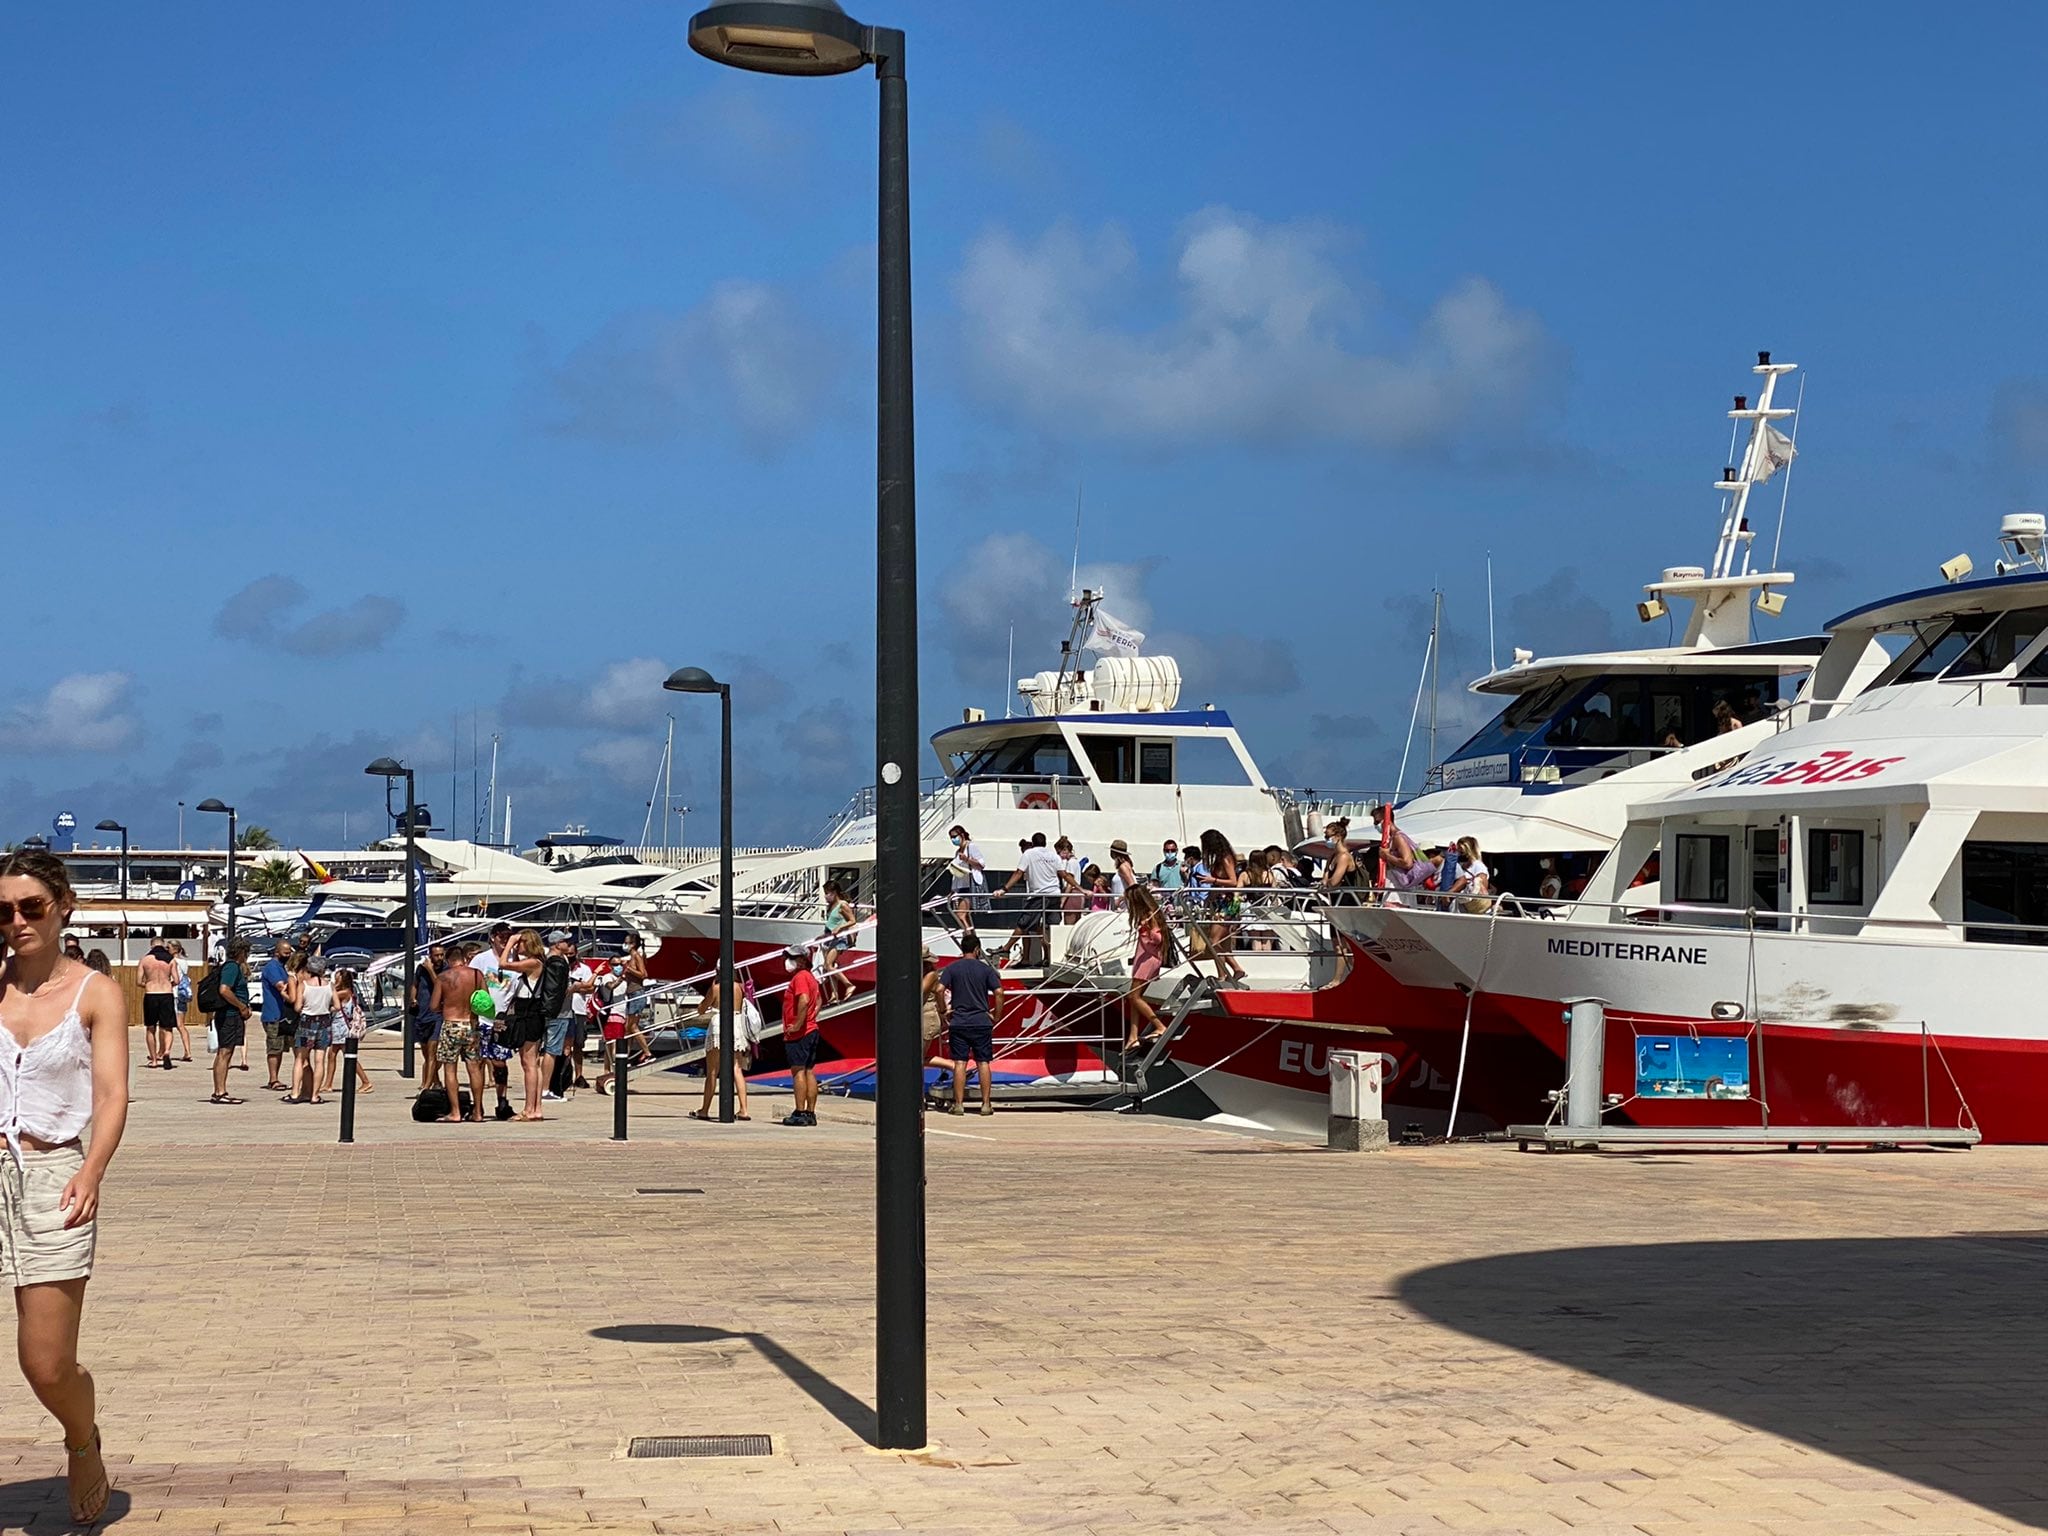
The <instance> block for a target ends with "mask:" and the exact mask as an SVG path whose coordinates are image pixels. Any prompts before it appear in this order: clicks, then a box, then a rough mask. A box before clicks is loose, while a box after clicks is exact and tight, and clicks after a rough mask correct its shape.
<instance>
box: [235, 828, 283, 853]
mask: <svg viewBox="0 0 2048 1536" xmlns="http://www.w3.org/2000/svg"><path fill="white" fill-rule="evenodd" d="M235 846H236V847H237V848H244V849H251V850H254V851H256V852H261V851H262V850H263V849H265V848H275V847H276V846H277V839H276V838H275V837H273V836H271V833H270V828H268V827H256V826H249V827H244V828H242V835H241V838H240V839H239V840H238V841H237V842H236V844H235Z"/></svg>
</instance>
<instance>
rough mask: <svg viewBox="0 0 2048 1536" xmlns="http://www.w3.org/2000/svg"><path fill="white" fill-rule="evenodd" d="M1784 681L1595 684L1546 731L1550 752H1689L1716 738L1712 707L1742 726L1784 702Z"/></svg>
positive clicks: (1611, 680) (1614, 680) (1771, 677)
mask: <svg viewBox="0 0 2048 1536" xmlns="http://www.w3.org/2000/svg"><path fill="white" fill-rule="evenodd" d="M1784 681H1785V680H1784V679H1781V678H1780V677H1778V676H1777V675H1776V674H1768V675H1765V676H1762V677H1758V676H1754V675H1751V676H1744V675H1740V674H1737V675H1735V676H1711V675H1710V676H1678V677H1668V676H1667V677H1606V678H1598V679H1595V680H1594V681H1593V682H1592V683H1590V684H1589V685H1587V687H1586V688H1585V689H1584V690H1583V691H1582V692H1581V693H1580V694H1579V695H1578V697H1576V698H1575V699H1573V700H1572V701H1571V703H1570V704H1569V705H1567V706H1566V707H1565V708H1564V709H1562V710H1560V711H1558V713H1557V715H1556V717H1555V718H1554V719H1553V720H1552V721H1551V722H1550V724H1549V726H1548V727H1547V728H1546V729H1545V730H1544V733H1543V741H1544V744H1545V745H1546V746H1553V747H1666V746H1672V745H1674V744H1676V745H1679V746H1690V745H1691V744H1692V743H1694V742H1696V741H1704V740H1706V739H1707V738H1708V737H1709V736H1712V735H1713V734H1714V733H1715V729H1716V722H1715V719H1714V706H1715V705H1717V704H1719V703H1721V702H1722V701H1724V700H1725V701H1726V702H1727V704H1728V707H1729V708H1730V709H1732V710H1734V712H1735V718H1736V719H1737V720H1739V721H1741V722H1742V723H1743V724H1744V725H1749V724H1752V723H1754V722H1756V721H1758V720H1761V719H1763V718H1764V717H1765V715H1766V714H1768V713H1769V712H1770V710H1771V707H1772V706H1773V705H1775V704H1776V703H1777V702H1778V700H1779V698H1780V697H1781V696H1782V689H1783V685H1784Z"/></svg>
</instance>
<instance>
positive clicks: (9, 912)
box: [0, 896, 52, 923]
mask: <svg viewBox="0 0 2048 1536" xmlns="http://www.w3.org/2000/svg"><path fill="white" fill-rule="evenodd" d="M51 906H52V902H51V901H50V898H49V897H47V896H24V897H22V898H21V900H19V901H0V923H11V922H13V921H14V917H15V914H16V913H17V912H18V913H20V914H21V918H22V920H23V921H24V922H30V923H40V922H41V921H42V920H43V919H44V918H46V917H48V916H49V915H50V908H51Z"/></svg>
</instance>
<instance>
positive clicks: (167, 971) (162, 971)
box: [135, 942, 178, 1072]
mask: <svg viewBox="0 0 2048 1536" xmlns="http://www.w3.org/2000/svg"><path fill="white" fill-rule="evenodd" d="M135 978H136V980H137V981H139V982H141V984H142V1043H143V1046H144V1047H145V1048H146V1049H147V1050H148V1052H149V1060H148V1061H146V1062H144V1063H143V1065H144V1066H148V1067H155V1066H161V1067H162V1068H163V1069H164V1070H165V1071H166V1072H168V1071H170V1070H171V1037H172V1036H173V1035H175V1034H177V1032H178V1000H177V996H176V994H177V990H178V967H177V966H176V965H175V964H174V963H173V962H172V960H171V952H170V950H168V949H166V948H165V947H164V945H163V944H162V943H161V942H158V943H156V944H153V945H151V946H150V950H149V953H148V954H146V955H144V956H143V957H142V960H141V963H140V964H138V965H137V966H136V967H135Z"/></svg>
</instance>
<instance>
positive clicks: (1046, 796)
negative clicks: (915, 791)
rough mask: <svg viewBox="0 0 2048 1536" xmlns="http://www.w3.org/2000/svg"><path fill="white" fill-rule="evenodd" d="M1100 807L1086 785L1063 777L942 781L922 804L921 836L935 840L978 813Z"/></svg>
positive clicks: (1036, 775) (1011, 775) (1072, 776)
mask: <svg viewBox="0 0 2048 1536" xmlns="http://www.w3.org/2000/svg"><path fill="white" fill-rule="evenodd" d="M1098 808H1099V807H1098V806H1097V805H1096V802H1095V791H1094V789H1093V787H1092V786H1091V785H1090V784H1089V782H1088V781H1087V780H1086V779H1084V778H1081V777H1079V776H1078V775H1075V774H1066V773H1002V774H991V775H989V776H988V777H986V778H969V779H943V780H940V781H939V784H938V787H937V788H936V789H933V790H931V791H929V792H928V793H927V794H926V795H925V800H924V821H923V833H924V836H925V837H927V838H932V837H937V836H939V835H940V834H942V833H943V832H945V830H946V829H947V828H948V827H950V826H952V825H953V823H955V822H956V821H965V820H966V819H967V818H968V817H969V816H970V815H971V814H972V813H974V812H975V811H981V810H1000V811H1092V810H1096V809H1098Z"/></svg>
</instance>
